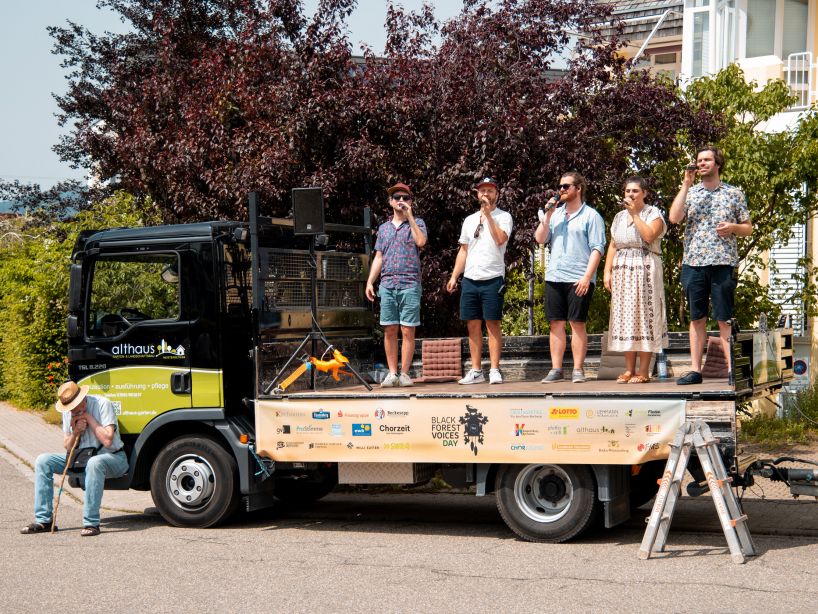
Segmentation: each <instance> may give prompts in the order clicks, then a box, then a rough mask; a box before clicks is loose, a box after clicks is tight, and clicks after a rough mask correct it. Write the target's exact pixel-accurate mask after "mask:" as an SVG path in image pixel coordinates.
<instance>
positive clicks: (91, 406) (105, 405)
mask: <svg viewBox="0 0 818 614" xmlns="http://www.w3.org/2000/svg"><path fill="white" fill-rule="evenodd" d="M85 401H86V403H85V411H86V412H88V413H89V414H91V415H92V416H93V417H94V419H95V420H96V421H97V422H99V423H100V424H101V425H102V426H109V425H111V424H113V425H114V438H113V441H112V442H111V447H110V448H102V449H101V450H100V451H99V453H100V454H104V453H105V452H116V451H117V450H119V449H120V448H122V439H120V437H119V425H118V424H117V422H116V412H114V406H113V404H112V403H111V401H109V400H108V399H107V398H105V397H98V396H95V395H93V394H89V395H88V396H87V397H85ZM62 431H63V433H65V434H66V435H70V434H71V412H70V411H67V412H63V415H62ZM100 445H102V442H101V441H100V440H99V439H97V438H96V436H95V435H94V434H93V433H92V432H91V427H90V425H89V427H88V428H87V429H85V431H83V433H82V435H81V436H80V441H79V443H78V444H77V449H79V448H96V447H97V446H100Z"/></svg>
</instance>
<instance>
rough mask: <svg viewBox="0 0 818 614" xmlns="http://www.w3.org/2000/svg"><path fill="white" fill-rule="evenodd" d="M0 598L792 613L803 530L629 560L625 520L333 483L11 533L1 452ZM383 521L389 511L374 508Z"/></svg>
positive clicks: (808, 546)
mask: <svg viewBox="0 0 818 614" xmlns="http://www.w3.org/2000/svg"><path fill="white" fill-rule="evenodd" d="M0 484H2V496H1V497H0V612H35V613H37V614H45V613H51V612H55V613H57V612H71V611H83V612H104V613H106V614H108V613H109V612H111V611H125V612H130V611H134V612H202V611H213V612H247V611H270V612H301V611H320V612H341V611H344V612H349V611H356V612H357V611H362V612H405V611H413V612H414V611H418V612H433V611H434V612H439V611H457V612H461V611H468V612H489V611H492V612H494V611H504V612H532V611H537V612H552V611H553V612H565V611H570V612H575V611H576V612H592V611H593V612H599V611H603V612H619V611H622V612H625V611H627V612H633V611H643V610H648V611H674V612H712V611H720V612H748V611H749V612H760V611H775V612H806V611H812V610H814V607H815V603H816V602H818V587H816V583H815V577H816V571H818V556H816V555H817V554H818V540H816V539H813V538H803V537H781V536H778V537H771V536H764V535H762V536H757V537H756V538H755V541H756V546H757V548H758V550H759V556H758V557H755V558H753V559H751V560H750V561H749V562H748V563H747V564H745V565H735V564H733V563H732V562H731V561H730V557H729V555H728V554H727V551H726V548H725V544H724V538H723V536H722V535H720V534H706V535H703V534H696V533H686V532H679V533H676V534H674V533H673V532H671V540H670V549H669V550H670V551H669V553H668V554H666V555H660V556H659V557H658V558H652V559H650V560H648V561H640V560H638V559H637V554H636V553H637V550H638V547H639V542H640V540H641V532H639V530H638V528H637V527H638V525H633V524H631V525H628V526H627V527H626V528H624V529H617V530H613V531H608V532H600V533H597V534H596V535H592V536H591V537H589V538H585V539H583V540H582V541H579V542H574V543H569V544H560V545H545V544H530V543H526V542H522V541H519V540H517V539H515V538H514V537H513V536H512V535H511V534H510V532H509V531H508V530H507V529H506V528H505V526H504V525H503V524H502V522H501V520H500V518H499V516H498V515H497V513H496V511H495V510H494V507H493V500H492V499H491V498H485V499H476V498H471V497H463V496H455V495H445V494H444V495H424V496H421V497H419V498H417V501H416V502H414V499H412V500H411V501H412V502H408V501H410V500H409V499H405V498H402V496H401V495H397V496H393V495H379V496H376V497H373V496H372V495H360V494H359V495H341V496H336V495H333V496H332V497H331V498H330V500H329V501H328V502H326V503H323V502H322V503H321V504H319V505H318V506H317V507H315V508H314V509H313V510H312V511H310V512H299V513H295V512H290V513H282V512H267V513H264V514H260V513H257V514H255V515H252V516H243V517H239V518H238V519H237V520H236V521H235V522H234V523H232V524H230V525H228V526H225V527H221V528H217V529H207V530H197V529H176V528H172V527H169V526H167V525H165V524H164V523H163V522H162V520H161V519H160V518H159V517H157V516H154V515H151V514H141V515H140V514H132V515H112V514H104V516H103V526H102V528H103V533H102V534H101V535H100V536H98V537H93V538H82V537H80V535H79V529H80V527H81V508H80V507H79V505H78V504H77V503H76V502H73V501H71V500H64V501H63V503H62V507H61V509H60V517H59V519H58V524H59V525H60V526H61V527H62V530H61V531H59V532H58V533H57V534H56V535H20V534H19V532H18V531H19V528H20V527H22V526H23V525H25V524H27V523H28V522H30V520H31V505H32V484H31V482H30V481H29V480H28V479H26V478H25V477H24V476H23V475H21V474H20V473H19V472H18V471H17V470H16V469H15V468H13V467H12V466H11V465H10V464H9V463H8V462H7V461H6V460H5V459H3V458H0ZM390 517H391V518H392V519H391V520H388V519H389V518H390Z"/></svg>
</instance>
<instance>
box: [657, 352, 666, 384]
mask: <svg viewBox="0 0 818 614" xmlns="http://www.w3.org/2000/svg"><path fill="white" fill-rule="evenodd" d="M656 374H657V375H658V376H659V379H667V354H665V351H664V350H659V352H658V353H657V354H656Z"/></svg>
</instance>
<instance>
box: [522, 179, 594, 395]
mask: <svg viewBox="0 0 818 614" xmlns="http://www.w3.org/2000/svg"><path fill="white" fill-rule="evenodd" d="M559 188H560V189H559V194H558V195H557V196H555V197H554V198H552V199H551V200H550V201H549V202H548V205H546V210H545V214H544V215H542V216H541V220H540V223H539V224H538V225H537V230H536V231H535V232H534V239H535V240H536V241H537V243H539V244H541V245H542V244H548V246H549V249H550V252H551V254H550V257H549V260H548V269H547V270H546V272H545V313H546V317H547V318H548V322H549V325H550V329H551V334H550V335H549V336H548V338H549V346H550V347H549V349H550V350H551V366H552V368H551V370H550V371H549V372H548V375H546V376H545V377H544V378H543V380H542V382H543V383H544V384H551V383H554V382H559V381H562V380H563V373H562V359H563V356H564V355H565V348H566V345H567V339H566V333H565V323H566V322H568V323H569V324H570V326H571V355H572V357H573V359H574V370H573V372H572V374H571V381H572V382H574V383H575V384H578V383H582V382H584V381H585V368H584V365H585V355H586V353H587V352H588V333H587V331H586V330H585V322H586V320H587V319H588V309H589V308H590V306H591V297H592V296H593V294H594V284H595V282H596V270H597V267H598V266H599V262H600V260H601V259H602V254H603V253H604V251H605V222H604V221H603V220H602V216H601V215H599V213H598V212H597V211H596V210H595V209H592V208H591V207H589V206H588V205H587V204H586V203H585V191H586V189H587V184H586V183H585V178H584V177H583V176H582V175H580V174H579V173H577V172H574V171H572V172H569V173H565V174H564V175H563V176H562V178H561V179H560V186H559Z"/></svg>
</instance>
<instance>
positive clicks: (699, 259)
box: [682, 182, 750, 266]
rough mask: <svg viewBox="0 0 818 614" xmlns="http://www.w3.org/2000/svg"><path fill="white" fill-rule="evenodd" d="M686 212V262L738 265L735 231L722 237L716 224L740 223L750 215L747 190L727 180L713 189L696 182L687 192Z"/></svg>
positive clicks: (693, 263) (698, 264)
mask: <svg viewBox="0 0 818 614" xmlns="http://www.w3.org/2000/svg"><path fill="white" fill-rule="evenodd" d="M685 213H686V214H687V226H685V245H684V259H683V260H682V262H683V264H686V265H688V266H716V265H729V266H737V265H738V246H737V244H736V235H734V234H731V235H730V236H728V237H720V236H719V235H718V233H717V232H716V226H718V225H719V224H720V223H721V222H730V223H733V224H741V223H743V222H746V221H748V220H749V219H750V212H749V211H748V209H747V201H746V200H745V198H744V192H742V191H741V190H740V189H739V188H736V187H734V186H731V185H730V184H727V183H724V182H722V183H720V184H719V186H718V187H717V188H716V189H715V190H712V191H711V190H708V189H707V188H705V187H704V184H701V183H697V184H696V185H694V186H693V187H692V188H690V191H688V193H687V200H686V201H685Z"/></svg>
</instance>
